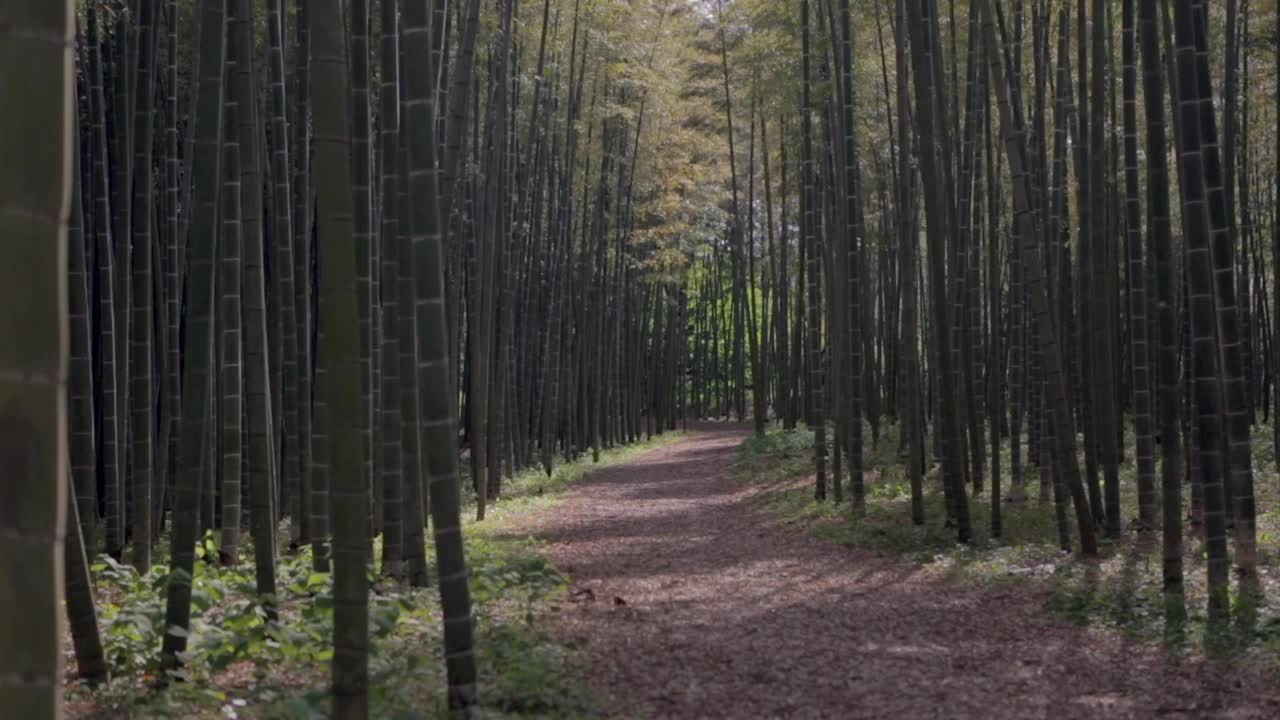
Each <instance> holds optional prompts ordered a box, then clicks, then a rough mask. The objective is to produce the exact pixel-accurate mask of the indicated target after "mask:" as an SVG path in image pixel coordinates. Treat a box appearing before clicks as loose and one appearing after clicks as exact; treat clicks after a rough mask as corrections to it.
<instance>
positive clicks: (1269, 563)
mask: <svg viewBox="0 0 1280 720" xmlns="http://www.w3.org/2000/svg"><path fill="white" fill-rule="evenodd" d="M828 437H830V436H829V435H828ZM864 438H865V460H864V463H865V467H866V471H867V474H866V478H867V492H866V498H867V500H866V513H865V515H863V516H862V517H858V518H854V517H853V515H852V510H851V506H850V504H849V502H848V495H849V490H848V486H847V485H848V477H847V475H848V474H847V469H846V471H845V476H846V477H845V487H844V493H845V501H844V502H842V503H840V504H836V503H835V502H833V501H831V500H828V501H826V502H817V501H815V499H814V479H813V475H814V464H813V433H812V432H811V431H808V430H804V429H798V430H772V431H770V432H769V433H767V434H766V435H765V436H763V437H753V438H751V439H749V440H747V441H746V442H744V443H743V444H742V446H741V447H740V448H739V449H738V453H737V457H736V458H735V461H734V475H735V477H737V478H738V480H739V481H740V482H742V483H745V484H749V485H752V486H756V487H758V488H759V490H760V492H759V494H758V496H757V497H758V502H759V503H760V504H761V505H762V506H763V507H765V508H766V509H767V510H768V511H769V512H770V513H771V514H773V515H774V516H775V517H777V518H778V519H779V520H780V521H781V522H782V523H783V524H785V525H788V526H793V527H797V528H802V529H804V530H805V531H807V532H809V533H811V534H812V535H814V536H817V537H820V538H823V539H825V540H828V541H831V542H833V543H837V544H839V545H844V546H848V547H855V548H861V549H864V550H869V551H873V552H877V553H880V554H883V555H888V556H896V557H902V558H904V559H907V560H910V561H913V562H917V563H920V564H921V565H922V567H923V569H924V570H925V571H926V572H930V573H936V574H938V575H939V576H942V577H945V578H948V579H952V580H962V581H965V582H970V583H976V584H982V585H996V584H1022V583H1029V584H1031V586H1033V587H1034V589H1038V590H1042V591H1044V594H1045V595H1046V598H1047V599H1046V607H1047V608H1048V609H1049V610H1050V611H1051V612H1054V613H1056V614H1057V615H1058V616H1060V617H1063V618H1065V619H1068V620H1070V621H1072V622H1075V623H1078V624H1080V625H1088V626H1096V627H1109V628H1113V629H1116V630H1119V631H1121V632H1123V633H1125V634H1126V635H1128V636H1130V637H1133V638H1138V639H1145V640H1158V641H1162V642H1165V643H1167V644H1168V645H1169V646H1170V647H1171V648H1173V649H1175V650H1178V651H1180V652H1181V651H1186V652H1200V651H1207V652H1209V653H1210V654H1212V655H1213V656H1215V657H1225V658H1228V659H1244V660H1247V661H1248V662H1249V663H1250V664H1253V663H1258V664H1260V665H1262V666H1264V667H1267V668H1268V669H1273V670H1274V669H1280V483H1278V482H1277V475H1276V462H1275V456H1274V452H1273V449H1272V446H1271V431H1270V428H1265V427H1264V428H1259V429H1258V430H1257V433H1256V435H1255V437H1254V448H1253V450H1254V452H1253V461H1254V474H1255V479H1254V485H1255V493H1256V497H1257V506H1258V545H1259V548H1258V549H1259V576H1260V585H1261V587H1260V593H1248V592H1244V593H1241V592H1238V591H1237V589H1236V588H1235V587H1233V591H1232V592H1233V598H1232V600H1233V618H1234V620H1233V622H1232V624H1231V625H1230V626H1228V627H1210V626H1209V624H1208V622H1207V618H1206V611H1205V608H1206V603H1207V591H1206V582H1205V577H1206V576H1205V551H1204V547H1203V543H1202V541H1201V540H1200V538H1199V537H1197V536H1196V535H1195V533H1194V530H1193V528H1192V527H1191V526H1190V525H1188V526H1187V528H1186V530H1185V531H1184V532H1185V533H1186V538H1185V540H1184V556H1185V561H1184V578H1185V593H1186V619H1185V621H1182V622H1177V623H1166V620H1165V596H1164V592H1163V589H1162V588H1163V581H1162V575H1161V548H1160V534H1159V532H1158V531H1157V532H1155V533H1139V532H1136V530H1135V528H1136V527H1137V517H1138V509H1137V488H1136V481H1135V478H1134V469H1133V455H1132V447H1133V446H1132V442H1130V443H1129V444H1128V448H1129V451H1128V452H1129V454H1128V457H1127V458H1126V463H1125V464H1124V465H1122V466H1121V492H1122V517H1123V518H1124V521H1125V523H1126V530H1125V533H1124V534H1123V536H1122V537H1121V538H1118V539H1107V538H1105V537H1103V536H1101V535H1100V536H1099V542H1100V545H1101V548H1100V557H1099V558H1097V559H1092V560H1086V559H1083V558H1079V557H1078V556H1076V555H1073V554H1067V553H1063V552H1062V551H1061V550H1060V549H1059V548H1058V538H1057V531H1056V525H1055V521H1054V514H1053V504H1052V502H1042V501H1041V500H1040V492H1039V490H1040V488H1039V484H1040V483H1039V473H1038V468H1037V467H1036V466H1034V465H1030V466H1028V467H1027V470H1026V473H1027V476H1026V482H1025V499H1022V500H1019V501H1015V502H1010V501H1009V500H1008V498H1009V496H1010V495H1011V490H1012V486H1011V482H1010V465H1011V457H1010V452H1009V447H1008V444H1007V442H1006V443H1004V444H1003V445H1002V447H1001V476H1002V483H1001V484H1002V488H1003V493H1004V496H1005V501H1004V502H1002V503H1001V519H1002V522H1003V532H1002V533H1001V536H1000V537H998V538H995V537H992V536H991V531H990V528H991V495H990V467H986V468H985V472H986V474H987V477H986V478H985V479H984V481H985V484H984V488H983V491H982V492H980V493H975V492H973V491H972V490H971V492H970V497H969V507H970V513H971V517H972V521H971V524H972V528H973V539H972V541H971V542H970V543H968V544H960V543H958V542H957V541H956V533H955V529H954V528H951V527H947V526H945V524H944V515H945V512H944V511H945V506H944V499H943V493H942V488H941V483H940V481H939V480H938V479H937V478H936V476H934V477H929V478H926V480H925V492H924V499H925V518H926V522H925V524H924V525H921V526H916V525H913V524H912V522H911V488H910V485H909V483H908V480H907V477H906V468H905V465H904V463H903V461H902V459H900V457H899V454H898V451H899V437H898V431H897V428H896V426H889V427H887V428H885V429H884V432H883V434H882V435H881V437H880V438H879V442H878V443H874V444H873V443H872V439H871V434H870V432H869V430H868V431H867V432H864ZM989 440H990V438H989V437H988V441H989ZM1157 452H1158V449H1157ZM1024 453H1025V449H1024ZM986 460H987V463H985V464H986V465H988V466H989V464H990V455H989V450H988V456H987V458H986ZM1023 461H1024V463H1025V462H1026V458H1025V455H1024V458H1023ZM1082 467H1083V464H1082ZM827 469H828V474H830V470H831V468H830V459H828V468H827ZM931 475H934V474H933V473H931ZM829 482H830V481H829ZM1158 482H1159V478H1158V475H1157V483H1158ZM833 490H834V488H832V487H828V498H831V497H832V496H833ZM1184 494H1186V495H1187V496H1186V497H1184V500H1183V504H1184V508H1186V507H1190V497H1189V490H1186V489H1184ZM1072 523H1073V526H1072V533H1073V538H1074V533H1075V528H1074V515H1072ZM1233 585H1234V583H1233Z"/></svg>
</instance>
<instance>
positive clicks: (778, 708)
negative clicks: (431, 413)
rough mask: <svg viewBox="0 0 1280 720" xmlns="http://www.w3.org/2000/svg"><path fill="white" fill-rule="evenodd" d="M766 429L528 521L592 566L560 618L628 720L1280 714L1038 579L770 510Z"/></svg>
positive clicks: (1270, 696) (593, 486)
mask: <svg viewBox="0 0 1280 720" xmlns="http://www.w3.org/2000/svg"><path fill="white" fill-rule="evenodd" d="M748 433H749V429H747V428H743V427H741V426H732V425H724V424H711V423H706V424H700V425H699V426H698V427H697V431H696V432H694V433H693V434H692V435H691V436H690V437H688V438H685V439H681V440H679V441H677V442H675V443H673V444H670V445H667V446H665V447H661V448H658V449H655V450H652V451H650V452H648V453H645V454H644V455H642V456H639V457H637V458H636V459H634V460H632V461H630V462H628V463H625V464H622V465H617V466H613V467H610V468H606V469H602V470H600V471H598V472H595V473H593V474H592V475H590V476H588V477H587V478H585V479H584V480H583V481H582V482H581V483H580V484H579V485H578V486H577V487H576V488H575V489H574V490H573V492H572V494H571V495H570V497H568V498H567V499H566V500H565V501H564V502H562V503H560V504H558V505H557V506H556V507H555V508H553V509H551V510H550V511H548V512H544V513H541V514H539V515H537V516H535V517H532V518H530V519H529V520H528V521H526V523H525V524H523V526H522V527H521V528H520V531H521V532H529V533H532V534H534V535H535V536H537V537H539V538H542V539H543V540H545V541H546V547H545V552H546V553H547V555H548V556H549V557H550V558H551V559H552V560H553V561H555V562H556V563H557V564H558V565H559V566H560V567H561V568H562V569H563V570H565V571H566V572H568V573H569V574H570V576H571V577H572V578H573V586H572V590H571V595H570V598H569V599H568V601H566V602H565V603H563V604H562V605H561V607H560V610H559V613H558V616H557V618H556V619H554V620H553V622H554V623H555V625H556V627H557V628H558V630H559V631H560V632H562V633H563V634H564V635H565V636H566V638H568V639H570V640H572V641H573V642H575V644H577V645H579V647H580V650H579V651H578V652H579V653H580V657H581V659H582V660H584V664H585V668H586V673H587V676H586V677H585V678H584V680H585V681H586V682H587V683H588V684H589V685H590V686H591V687H593V688H594V689H595V690H596V691H598V693H599V694H600V695H601V697H602V698H603V699H604V700H605V702H606V708H607V710H608V712H609V714H610V715H611V716H614V717H628V718H657V717H663V718H703V717H706V718H711V717H718V718H774V717H779V718H819V717H840V718H855V717H856V718H872V717H875V718H885V717H889V718H1091V719H1096V718H1128V717H1144V718H1145V717H1161V718H1169V717H1175V718H1176V717H1185V718H1275V717H1280V701H1277V699H1276V689H1275V688H1274V687H1269V686H1268V685H1274V684H1273V683H1263V682H1261V681H1258V680H1251V679H1238V675H1237V674H1236V673H1235V672H1232V671H1231V670H1230V669H1228V668H1222V667H1214V666H1212V665H1208V664H1205V663H1201V662H1194V661H1190V660H1185V659H1184V660H1179V659H1177V658H1174V657H1173V656H1172V655H1170V654H1168V653H1166V652H1164V651H1163V650H1162V649H1161V648H1158V647H1155V646H1151V645H1147V644H1142V643H1135V642H1130V641H1127V640H1125V639H1124V638H1123V637H1121V636H1119V635H1117V634H1115V633H1112V632H1104V631H1095V630H1090V629H1087V628H1081V627H1077V626H1072V625H1069V624H1065V623H1064V622H1062V621H1060V620H1056V619H1054V618H1053V617H1052V616H1051V615H1049V614H1048V612H1047V611H1046V610H1045V609H1044V608H1043V601H1044V596H1043V595H1042V594H1040V593H1038V592H1037V591H1035V590H1032V589H1030V588H1028V587H1026V586H1021V587H1016V586H1015V587H1010V586H1006V587H978V586H974V585H966V584H961V583H955V582H949V581H944V580H940V579H937V578H934V577H929V576H928V575H927V574H926V573H924V572H922V571H921V570H920V569H919V568H918V567H917V566H916V565H914V564H912V563H910V562H908V561H905V560H901V559H888V558H881V557H877V556H876V555H874V554H871V553H867V552H861V551H855V550H849V549H845V548H838V547H836V546H833V545H831V544H829V543H826V542H823V541H821V540H818V539H815V538H812V537H810V536H808V535H807V534H806V533H804V532H801V531H799V530H797V529H794V528H787V527H785V526H780V525H779V523H778V522H777V521H776V520H774V519H772V518H769V517H767V516H766V515H765V514H764V513H763V512H761V511H760V510H758V509H756V508H755V507H754V506H753V503H752V501H751V498H752V495H753V493H754V491H753V490H751V489H749V488H743V487H741V486H740V485H738V484H737V483H735V482H734V481H733V480H732V478H731V477H730V476H729V471H730V465H731V463H732V462H733V460H734V457H735V449H736V448H737V446H738V445H739V443H740V442H741V441H742V440H743V439H745V438H746V436H747V434H748Z"/></svg>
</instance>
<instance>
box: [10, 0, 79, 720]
mask: <svg viewBox="0 0 1280 720" xmlns="http://www.w3.org/2000/svg"><path fill="white" fill-rule="evenodd" d="M73 18H74V15H73V14H72V5H71V2H69V0H5V2H3V3H0V108H3V110H0V268H3V269H4V272H6V273H7V274H8V277H6V278H5V279H4V281H3V282H0V307H4V308H23V311H22V312H5V313H0V467H3V468H4V473H5V477H4V482H0V708H4V710H3V712H4V713H5V714H6V715H9V716H12V717H22V718H59V717H61V716H62V709H61V704H62V649H61V647H60V643H61V638H62V613H63V610H62V569H63V560H64V557H63V544H62V543H63V533H64V530H65V527H66V503H67V496H66V490H67V473H68V466H67V452H68V448H67V416H66V400H67V387H66V378H67V362H68V350H67V337H68V321H67V214H68V208H69V206H70V195H71V176H72V173H71V155H72V149H71V148H72V144H71V122H72V116H71V112H72V107H73V105H72V103H73V98H72V94H71V90H72V75H71V70H72V57H71V49H72V21H73Z"/></svg>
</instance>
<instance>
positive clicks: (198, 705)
mask: <svg viewBox="0 0 1280 720" xmlns="http://www.w3.org/2000/svg"><path fill="white" fill-rule="evenodd" d="M677 437H678V435H676V434H667V435H664V436H661V437H660V438H656V439H654V440H652V441H648V442H645V443H641V444H638V445H634V446H628V447H626V448H619V449H616V450H608V451H605V452H603V453H602V456H601V462H600V464H599V465H595V464H592V462H591V458H590V456H589V455H587V456H586V457H583V458H580V459H579V460H578V461H577V462H574V463H569V464H562V465H559V466H557V467H556V469H555V471H554V473H553V474H552V475H551V477H547V475H546V474H545V473H543V472H542V471H541V470H538V471H536V472H535V471H528V472H524V473H521V474H520V475H519V476H517V477H516V478H514V479H510V480H508V481H507V482H506V484H505V486H504V488H503V497H502V499H501V500H499V501H497V502H493V503H491V504H490V506H489V513H488V519H486V520H485V521H484V522H479V523H478V522H475V521H474V519H471V517H470V516H472V515H473V514H474V509H473V508H469V509H468V510H467V515H468V519H467V521H466V529H465V542H466V550H467V560H468V563H469V565H470V568H471V593H472V599H473V601H474V612H475V617H476V637H477V646H478V652H479V669H480V690H479V694H480V698H481V702H482V706H481V708H480V709H479V712H478V713H477V715H478V716H479V717H488V718H503V717H581V716H589V715H592V714H593V713H594V708H595V707H596V700H595V698H593V697H592V696H591V694H590V693H589V692H588V691H587V690H586V689H585V688H584V687H582V686H581V685H580V684H579V683H578V682H577V681H576V680H575V677H576V675H577V673H575V672H574V668H573V659H572V656H571V653H572V648H571V647H569V646H568V645H567V644H566V643H565V642H564V641H562V640H561V639H560V638H557V637H555V636H554V635H553V634H552V633H551V631H550V629H549V626H548V624H547V622H546V618H547V614H548V612H550V608H551V606H552V605H553V604H554V603H555V602H556V600H557V599H558V598H560V597H561V596H562V595H563V594H564V593H565V591H566V589H567V587H568V578H567V577H566V576H565V575H564V574H562V573H561V572H560V571H559V570H557V569H556V568H555V567H554V566H553V565H551V564H550V563H549V562H548V561H547V560H545V559H544V558H543V557H542V556H541V555H540V554H539V548H538V545H537V543H536V541H534V540H533V539H532V538H528V537H522V536H520V535H518V534H513V533H511V532H509V527H510V525H511V523H512V521H513V520H514V519H516V518H518V517H520V516H522V515H526V514H528V513H532V512H536V511H539V510H544V509H547V508H549V507H550V506H551V505H552V504H554V502H555V501H556V500H558V499H560V498H562V497H564V495H565V491H566V490H567V489H568V488H569V486H570V485H571V484H572V483H574V482H576V481H578V480H580V479H581V478H582V477H583V476H584V475H586V474H587V473H589V472H590V471H592V470H593V469H597V468H599V467H601V466H604V465H608V464H615V463H618V462H623V461H625V460H628V459H630V458H632V457H634V456H635V455H637V454H639V453H641V452H644V451H645V450H647V449H650V448H652V447H656V446H658V445H660V444H663V443H666V442H670V441H672V440H674V439H675V438H677ZM557 459H559V458H557ZM287 532H288V528H287V525H286V526H285V527H283V528H282V544H281V547H282V548H283V547H285V545H284V544H283V543H284V538H285V537H287ZM245 541H246V542H245V547H243V548H242V549H241V555H240V557H241V564H239V565H237V566H233V567H227V566H221V565H218V564H217V563H216V562H206V560H205V559H206V558H208V559H210V560H216V558H217V556H218V548H217V544H216V541H215V536H214V535H212V534H210V535H207V536H206V537H205V538H204V539H203V541H202V542H201V544H200V547H199V548H198V549H197V555H198V560H197V563H196V573H195V578H194V590H193V594H192V622H191V629H190V633H189V637H188V648H189V649H188V652H187V653H186V655H185V656H184V658H183V659H184V665H183V668H182V670H181V671H180V672H176V673H175V672H169V673H166V672H162V671H161V670H160V669H159V665H160V663H159V660H160V657H159V649H160V644H161V638H162V635H163V630H164V627H165V625H164V602H165V601H164V598H165V592H164V588H165V582H166V575H167V573H168V568H167V566H166V565H164V564H163V562H166V561H167V559H168V553H167V548H165V547H163V546H162V547H159V548H157V564H156V565H155V566H154V567H153V568H152V570H151V571H150V572H148V573H147V574H145V575H141V576H140V575H139V574H138V573H137V572H136V571H135V570H134V569H133V568H132V567H130V566H128V565H124V564H120V563H117V562H115V561H114V560H112V559H110V558H109V557H106V556H102V557H100V558H99V559H98V560H96V561H95V562H94V563H93V565H92V571H93V574H94V581H95V588H96V593H97V606H98V620H99V625H100V628H101V632H102V637H103V644H104V649H105V651H106V654H107V658H108V663H109V665H110V667H111V672H112V678H111V680H110V681H109V682H107V683H105V684H103V685H100V686H99V687H97V688H89V687H87V686H86V685H84V684H83V683H79V682H70V683H69V684H68V688H67V690H68V692H67V709H68V715H69V716H70V717H90V718H118V717H131V718H224V719H225V718H271V719H272V720H275V719H280V720H294V719H297V720H303V719H310V718H323V717H327V715H328V711H329V704H330V698H329V694H328V689H327V688H328V684H329V669H330V668H329V665H330V661H331V660H332V657H333V650H332V642H333V596H332V580H331V576H330V575H329V574H327V573H316V572H313V571H312V569H311V568H312V555H311V550H310V548H309V547H304V548H302V549H300V550H299V551H297V552H294V553H282V554H281V557H280V558H279V566H278V572H277V583H278V585H277V590H278V592H277V595H276V598H275V601H276V603H275V604H276V605H277V607H278V608H279V618H278V619H277V620H268V618H267V614H266V612H265V610H264V605H263V603H262V601H261V598H259V597H258V596H257V594H256V585H255V581H254V574H253V565H252V558H253V548H252V542H251V540H249V538H248V537H247V534H246V537H245ZM373 551H374V557H373V560H374V562H373V563H372V564H371V568H378V567H381V554H382V544H381V539H380V538H378V539H375V541H374V545H373ZM427 557H428V559H429V561H432V560H433V559H434V548H432V547H431V546H430V540H428V547H427ZM433 564H434V563H433ZM433 571H434V568H433ZM370 582H371V592H370V598H369V603H370V607H369V619H370V701H371V709H370V712H371V715H372V717H377V718H393V719H395V720H413V719H416V718H422V719H426V718H437V717H446V716H447V715H448V713H447V709H446V707H445V697H444V690H445V680H444V660H443V654H442V648H443V641H442V638H441V626H440V606H439V596H438V593H437V589H436V588H435V587H434V586H429V587H425V588H409V587H407V586H406V585H404V584H403V583H399V582H395V581H392V580H389V579H386V578H382V577H379V576H377V575H376V574H373V573H371V575H370ZM67 646H68V650H67V652H68V653H69V652H70V642H69V639H68V641H67Z"/></svg>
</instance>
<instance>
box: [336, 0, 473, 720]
mask: <svg viewBox="0 0 1280 720" xmlns="http://www.w3.org/2000/svg"><path fill="white" fill-rule="evenodd" d="M426 10H427V9H426V4H425V3H421V2H411V3H406V4H405V6H404V16H403V22H404V27H405V30H406V32H405V41H406V47H405V58H406V63H405V69H406V72H405V76H404V92H405V98H406V100H405V106H406V114H405V117H404V128H405V134H406V138H405V139H406V142H407V143H408V146H409V168H410V172H409V195H410V197H413V198H415V199H416V202H415V203H413V207H412V211H411V215H410V223H409V233H410V252H411V253H412V256H411V257H412V265H413V275H414V280H415V281H416V282H415V288H414V290H415V297H414V304H415V305H416V309H417V323H418V324H417V348H418V387H419V392H420V393H421V395H420V397H421V398H422V404H421V408H420V415H419V422H420V424H421V427H422V428H423V439H422V458H423V468H424V471H425V474H426V480H427V487H428V496H429V499H430V502H429V505H430V508H431V523H432V526H433V530H434V532H435V541H436V542H435V545H436V564H437V566H438V567H439V586H440V605H441V607H442V609H443V611H444V643H445V658H446V661H445V662H446V666H447V672H448V682H449V705H450V706H451V707H453V708H459V709H464V708H468V707H470V706H471V705H473V704H474V703H475V701H476V661H475V655H474V650H473V648H474V639H473V635H474V629H473V623H472V617H471V591H470V588H469V587H468V586H467V575H468V572H467V562H466V557H465V555H464V552H463V547H462V522H461V514H462V513H461V481H460V478H459V476H458V452H457V437H458V432H457V418H456V417H455V415H454V413H455V412H456V410H457V408H456V403H455V402H454V398H453V396H452V393H451V392H450V390H449V388H450V380H449V372H450V370H449V362H450V361H449V335H448V333H449V323H448V318H447V315H446V309H445V287H444V264H445V254H444V238H443V236H442V234H441V223H440V217H441V216H440V212H441V205H440V186H439V173H440V170H439V166H438V164H437V162H436V147H437V143H436V138H435V137H434V135H433V133H432V129H433V128H434V127H435V122H434V118H435V102H434V93H433V92H432V89H431V75H430V74H428V73H427V72H424V70H425V69H427V68H429V67H431V65H430V49H431V48H430V42H429V37H430V36H429V34H428V33H426V32H423V31H422V30H423V29H425V28H426V27H427V26H428V22H427V12H426ZM317 135H318V133H317ZM317 177H323V174H321V173H317ZM352 387H356V386H355V385H354V384H353V385H352ZM346 417H355V415H354V413H353V414H352V415H348V416H346Z"/></svg>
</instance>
